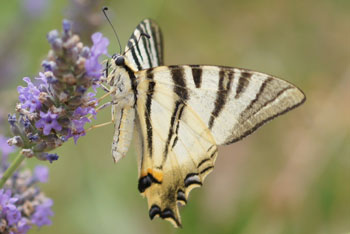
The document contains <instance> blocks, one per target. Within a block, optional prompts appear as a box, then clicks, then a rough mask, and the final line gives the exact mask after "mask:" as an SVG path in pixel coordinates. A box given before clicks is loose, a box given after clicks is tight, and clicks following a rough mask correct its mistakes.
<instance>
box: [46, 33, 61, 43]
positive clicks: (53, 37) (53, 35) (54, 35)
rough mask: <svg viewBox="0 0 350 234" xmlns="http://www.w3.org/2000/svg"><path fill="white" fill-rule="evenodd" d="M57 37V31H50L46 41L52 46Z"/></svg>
mask: <svg viewBox="0 0 350 234" xmlns="http://www.w3.org/2000/svg"><path fill="white" fill-rule="evenodd" d="M58 37H59V34H58V31H57V30H52V31H50V32H49V33H48V34H47V40H48V41H49V43H50V44H53V43H54V41H55V40H56V39H57V38H58Z"/></svg>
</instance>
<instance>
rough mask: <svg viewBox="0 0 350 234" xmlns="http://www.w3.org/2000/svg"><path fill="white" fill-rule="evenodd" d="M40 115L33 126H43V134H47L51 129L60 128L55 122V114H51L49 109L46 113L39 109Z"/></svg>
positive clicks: (57, 129) (59, 129)
mask: <svg viewBox="0 0 350 234" xmlns="http://www.w3.org/2000/svg"><path fill="white" fill-rule="evenodd" d="M40 117H41V119H39V120H38V121H37V122H36V123H35V127H37V128H43V132H44V135H46V136H47V135H49V134H50V132H51V130H52V129H55V130H56V131H61V130H62V126H61V125H60V124H59V123H58V122H57V117H58V115H57V114H53V113H52V112H51V111H48V112H47V113H44V112H42V111H40Z"/></svg>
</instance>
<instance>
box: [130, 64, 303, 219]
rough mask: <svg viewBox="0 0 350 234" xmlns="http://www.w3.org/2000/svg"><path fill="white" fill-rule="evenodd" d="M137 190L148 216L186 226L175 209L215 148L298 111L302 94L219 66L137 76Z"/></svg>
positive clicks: (209, 164)
mask: <svg viewBox="0 0 350 234" xmlns="http://www.w3.org/2000/svg"><path fill="white" fill-rule="evenodd" d="M135 75H136V77H137V79H138V80H139V83H138V87H137V91H138V97H137V103H136V108H137V110H136V112H137V120H136V126H137V129H139V134H140V137H139V139H141V158H140V173H139V190H140V192H141V193H143V194H144V195H145V196H146V197H147V199H148V206H149V214H150V217H151V218H153V217H155V216H157V215H158V216H159V217H161V218H164V219H168V220H170V221H172V223H173V224H175V226H180V225H181V220H180V215H179V211H178V208H177V203H182V204H185V203H186V202H187V198H188V194H189V192H190V190H191V189H192V188H193V187H195V186H200V185H202V183H203V180H204V178H205V176H206V175H207V174H208V173H209V172H210V171H211V170H212V169H213V167H214V162H215V159H216V156H217V145H222V144H230V143H232V142H235V141H237V140H239V139H241V138H243V137H245V136H246V135H248V134H250V133H251V132H253V131H255V130H256V129H257V128H258V127H260V126H261V125H263V124H264V123H265V122H267V121H268V120H270V119H272V118H274V117H276V116H278V115H280V114H283V113H285V112H287V111H288V110H291V109H293V108H294V107H296V106H298V105H300V104H301V103H302V102H303V101H304V100H305V96H304V94H303V93H302V92H301V91H300V90H299V89H298V88H296V87H295V86H293V85H291V84H290V83H288V82H286V81H283V80H281V79H278V78H275V77H272V76H269V75H266V74H263V73H259V72H253V71H249V70H244V69H237V68H230V67H219V66H198V65H184V66H169V67H166V66H161V67H157V68H151V69H147V70H143V71H139V72H136V74H135Z"/></svg>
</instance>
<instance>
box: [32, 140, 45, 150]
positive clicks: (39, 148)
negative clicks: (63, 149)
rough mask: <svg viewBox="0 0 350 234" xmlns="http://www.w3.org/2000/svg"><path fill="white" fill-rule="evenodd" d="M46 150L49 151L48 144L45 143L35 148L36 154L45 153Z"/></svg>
mask: <svg viewBox="0 0 350 234" xmlns="http://www.w3.org/2000/svg"><path fill="white" fill-rule="evenodd" d="M46 149H47V144H46V143H45V142H44V141H42V142H40V143H39V144H36V145H35V146H34V147H33V150H34V152H43V151H45V150H46Z"/></svg>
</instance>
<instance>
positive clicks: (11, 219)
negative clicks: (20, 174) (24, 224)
mask: <svg viewBox="0 0 350 234" xmlns="http://www.w3.org/2000/svg"><path fill="white" fill-rule="evenodd" d="M17 201H18V198H13V197H11V190H9V189H8V190H6V191H5V190H4V189H1V190H0V208H1V214H2V215H5V216H6V219H7V222H8V225H12V224H14V223H17V222H18V221H19V220H20V219H21V213H20V212H19V211H18V209H17V207H16V206H15V202H17Z"/></svg>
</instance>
